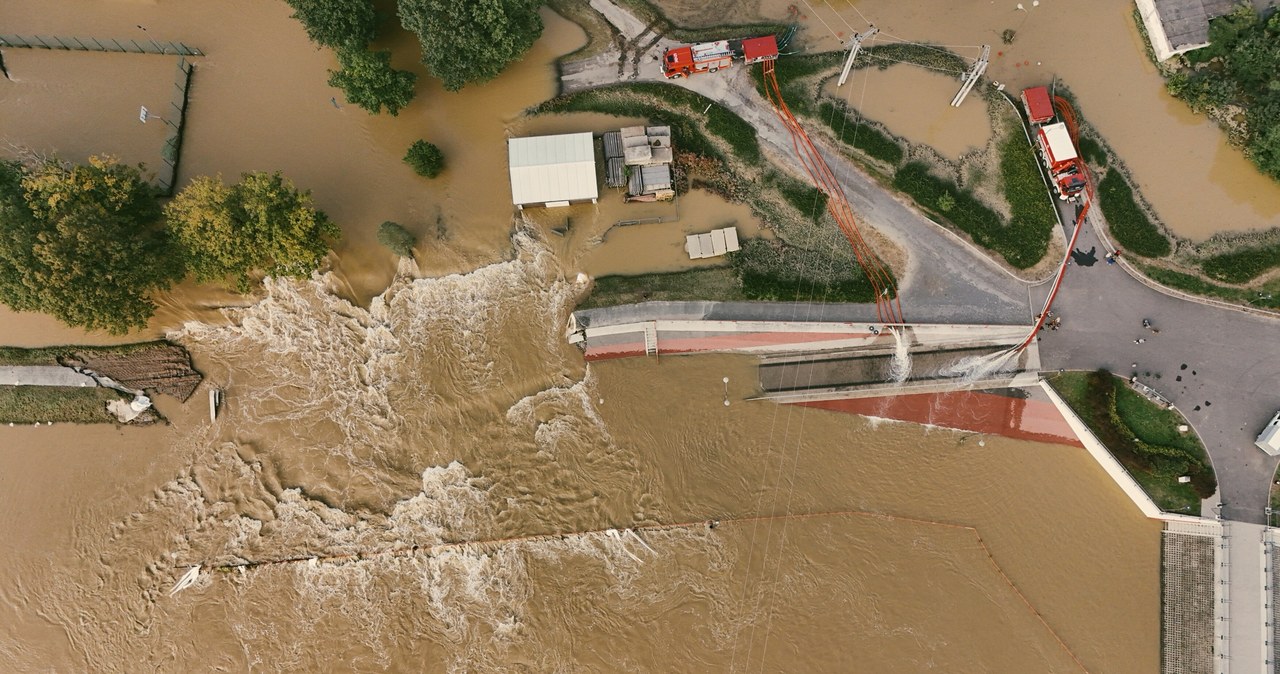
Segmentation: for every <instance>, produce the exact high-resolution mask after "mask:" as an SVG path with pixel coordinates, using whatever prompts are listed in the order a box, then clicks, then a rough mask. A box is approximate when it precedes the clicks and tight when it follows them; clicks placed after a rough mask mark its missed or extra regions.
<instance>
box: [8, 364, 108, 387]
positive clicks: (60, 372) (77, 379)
mask: <svg viewBox="0 0 1280 674" xmlns="http://www.w3.org/2000/svg"><path fill="white" fill-rule="evenodd" d="M0 385H4V386H97V385H98V382H97V381H95V380H94V378H93V377H90V376H89V375H87V374H80V373H79V372H76V371H75V370H73V369H71V368H69V367H63V366H61V365H0Z"/></svg>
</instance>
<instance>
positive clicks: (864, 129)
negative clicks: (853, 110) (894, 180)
mask: <svg viewBox="0 0 1280 674" xmlns="http://www.w3.org/2000/svg"><path fill="white" fill-rule="evenodd" d="M818 110H819V112H820V113H821V117H822V122H823V123H824V124H826V125H827V126H828V127H830V128H831V130H832V131H834V132H835V134H836V138H838V139H840V142H842V143H844V144H845V145H848V146H850V147H853V148H856V149H858V150H862V151H863V152H865V153H867V155H869V156H870V157H871V158H873V159H878V160H880V161H882V162H884V163H886V164H889V165H890V166H897V165H898V164H899V163H900V162H901V161H902V156H903V154H902V146H901V145H899V144H898V142H897V141H895V140H893V138H891V137H890V136H888V135H886V134H885V133H883V132H882V131H880V130H879V129H877V128H875V127H873V126H871V125H869V124H867V123H866V121H865V120H863V119H862V118H861V117H858V116H857V115H852V114H848V113H847V112H846V111H844V110H841V109H838V108H836V106H835V104H834V103H831V102H828V101H823V102H822V104H821V105H820V106H818Z"/></svg>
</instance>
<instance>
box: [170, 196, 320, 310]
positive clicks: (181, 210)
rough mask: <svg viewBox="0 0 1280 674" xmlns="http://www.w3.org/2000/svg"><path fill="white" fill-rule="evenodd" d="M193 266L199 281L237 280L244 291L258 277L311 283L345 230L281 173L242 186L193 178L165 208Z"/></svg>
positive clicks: (177, 237)
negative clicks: (310, 279) (297, 279)
mask: <svg viewBox="0 0 1280 674" xmlns="http://www.w3.org/2000/svg"><path fill="white" fill-rule="evenodd" d="M165 216H166V217H167V219H168V223H169V228H170V230H171V231H172V232H173V235H174V237H175V238H176V239H177V241H178V242H179V243H180V244H181V245H182V247H183V249H184V251H185V253H186V259H187V265H188V268H189V269H190V270H191V271H192V272H193V273H194V274H195V277H196V278H197V279H198V280H201V281H226V280H232V281H233V282H234V286H235V288H236V289H237V290H239V291H241V292H245V291H247V290H248V289H249V288H250V287H251V286H252V284H253V281H254V280H255V275H256V274H258V273H262V274H266V275H269V276H290V277H295V278H306V277H307V276H309V275H310V274H311V272H312V271H314V270H315V269H316V268H317V267H319V266H320V263H321V262H322V261H323V260H324V258H325V256H326V255H327V254H328V252H329V243H330V241H332V240H334V239H337V238H338V237H339V236H340V235H341V232H340V231H339V230H338V227H337V226H336V225H334V224H333V222H332V221H330V220H329V218H328V216H326V215H325V214H324V212H322V211H319V210H317V209H316V208H315V207H314V206H312V204H311V193H310V192H300V191H298V190H297V189H296V188H294V186H293V183H291V182H290V181H289V180H288V179H286V178H284V177H283V176H282V175H280V173H279V172H276V173H263V172H256V173H245V174H242V175H241V180H240V182H239V183H238V184H235V185H227V184H225V183H223V182H222V178H221V176H219V177H216V178H210V177H202V178H196V179H195V180H194V181H192V182H191V184H190V185H188V186H187V187H186V188H185V189H183V190H182V191H181V192H180V193H178V195H177V196H176V197H174V199H173V201H171V202H169V205H168V206H166V207H165Z"/></svg>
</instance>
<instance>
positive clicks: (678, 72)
mask: <svg viewBox="0 0 1280 674" xmlns="http://www.w3.org/2000/svg"><path fill="white" fill-rule="evenodd" d="M776 58H778V41H777V38H775V37H774V36H773V35H766V36H764V37H751V38H745V39H742V40H718V41H716V42H702V43H699V44H691V45H683V46H680V47H672V48H671V49H668V50H666V51H665V52H663V54H662V74H663V75H666V76H667V79H676V78H679V77H688V76H689V75H692V74H694V73H714V72H717V71H719V70H722V69H724V68H728V67H729V66H731V65H733V62H734V61H735V60H741V61H742V62H743V63H746V64H747V65H751V64H752V63H759V62H761V61H772V60H773V59H776Z"/></svg>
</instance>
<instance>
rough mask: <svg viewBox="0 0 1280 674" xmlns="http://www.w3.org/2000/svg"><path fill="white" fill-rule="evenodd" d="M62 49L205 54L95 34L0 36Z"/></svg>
mask: <svg viewBox="0 0 1280 674" xmlns="http://www.w3.org/2000/svg"><path fill="white" fill-rule="evenodd" d="M3 47H18V48H24V49H62V50H66V51H101V52H116V53H122V54H161V55H165V56H204V52H202V51H200V50H199V49H196V48H195V47H191V46H188V45H185V44H183V43H181V42H164V41H159V40H141V41H139V40H113V39H99V38H95V37H56V36H54V37H49V36H45V37H42V36H39V35H0V48H3Z"/></svg>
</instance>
